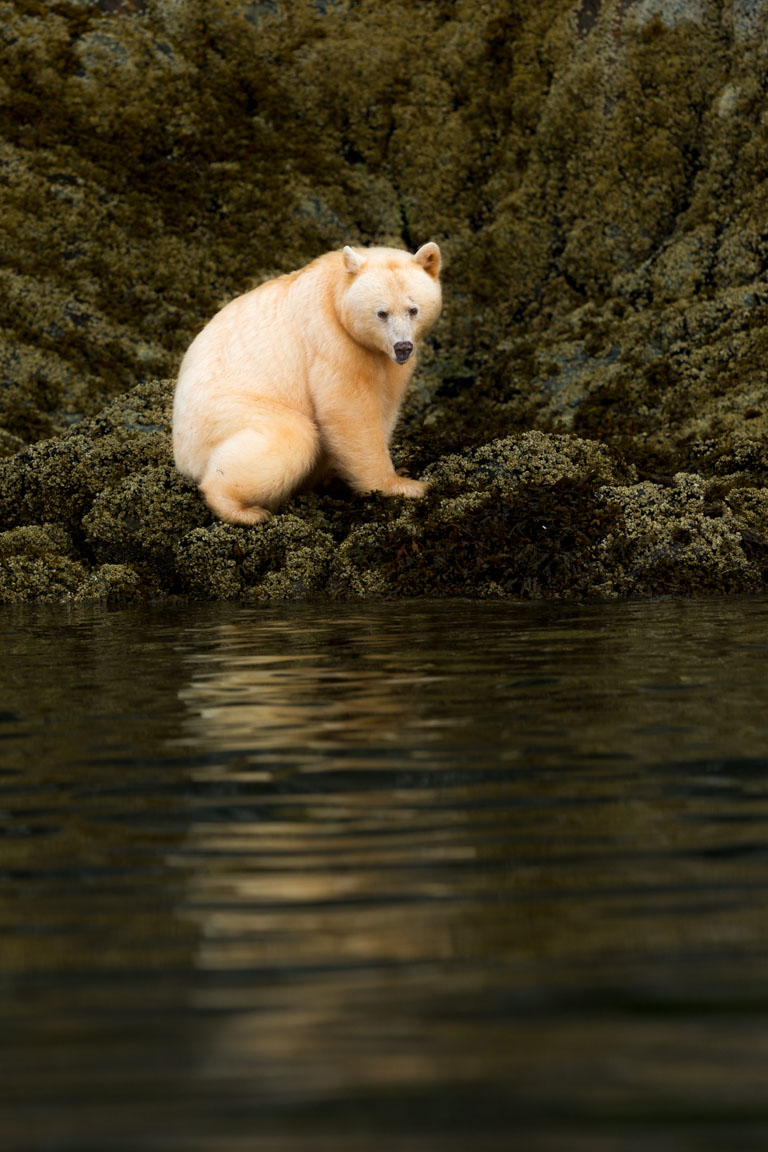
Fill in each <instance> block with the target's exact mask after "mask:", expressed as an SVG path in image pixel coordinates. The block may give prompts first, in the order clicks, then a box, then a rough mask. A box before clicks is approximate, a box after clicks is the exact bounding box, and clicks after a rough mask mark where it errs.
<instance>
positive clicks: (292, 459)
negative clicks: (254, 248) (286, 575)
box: [173, 243, 442, 524]
mask: <svg viewBox="0 0 768 1152" xmlns="http://www.w3.org/2000/svg"><path fill="white" fill-rule="evenodd" d="M439 275H440V249H439V248H438V246H437V245H436V244H432V243H430V244H424V245H423V246H422V247H421V248H419V250H418V252H417V253H416V254H415V255H411V254H410V253H408V252H402V251H400V250H399V249H396V248H350V247H347V248H344V250H343V251H341V252H329V253H327V254H326V255H325V256H321V257H319V259H317V260H314V261H313V262H312V263H311V264H308V265H307V266H306V267H305V268H302V269H300V270H299V271H298V272H292V273H290V275H287V276H280V277H278V278H277V279H276V280H270V281H268V282H267V283H266V284H262V285H261V286H260V287H258V288H255V289H254V290H253V291H252V292H247V293H246V294H245V295H244V296H240V297H238V298H237V299H236V300H233V301H232V302H231V303H230V304H227V305H226V307H224V308H223V309H222V310H221V311H220V312H219V313H218V315H216V316H215V317H214V318H213V320H211V322H210V323H209V324H208V325H207V326H206V327H205V328H204V329H203V330H202V332H201V333H200V334H199V335H198V336H197V337H196V339H195V340H194V341H193V342H192V344H191V345H190V347H189V349H188V350H187V353H186V355H185V357H184V360H183V361H182V365H181V369H180V371H179V379H178V383H177V386H176V395H175V397H174V404H173V451H174V457H175V460H176V465H177V467H178V468H179V470H180V471H181V472H183V473H184V474H185V475H186V476H189V477H190V479H192V480H194V481H196V483H197V484H198V485H199V486H200V490H201V492H202V494H203V496H204V497H205V500H206V502H207V504H208V505H209V507H210V508H211V509H212V510H213V511H214V512H215V513H216V515H217V516H220V517H221V518H222V519H223V520H229V521H231V522H232V523H234V524H256V523H258V522H259V521H261V520H265V519H266V518H267V517H268V516H269V514H270V512H272V511H274V510H275V509H276V508H278V507H279V506H280V504H282V503H283V501H285V500H286V499H287V498H288V497H289V496H290V495H291V494H292V493H294V492H296V491H297V490H299V489H307V488H310V487H312V486H313V485H314V484H316V483H318V482H319V481H320V480H322V479H323V478H324V477H326V476H328V475H331V474H333V475H338V476H341V477H342V478H343V479H344V480H345V481H346V482H347V483H348V484H349V485H350V486H351V487H352V488H353V489H354V490H355V491H356V492H382V493H384V494H385V495H387V496H413V497H416V496H422V495H423V494H424V492H425V490H426V488H427V485H426V484H424V483H422V482H420V481H418V480H411V479H409V478H408V477H405V476H399V475H398V474H397V473H396V472H395V470H394V468H393V466H392V460H391V458H390V455H389V442H390V439H391V437H392V432H393V429H394V426H395V422H396V420H397V415H398V411H399V408H400V403H401V400H402V397H403V393H404V391H405V388H406V385H407V384H408V381H409V379H410V376H411V373H412V372H413V367H414V350H415V347H416V345H417V343H418V341H419V340H420V339H421V338H422V337H423V336H425V335H426V333H427V332H429V330H430V328H431V327H432V325H433V324H434V323H435V321H436V320H437V318H438V316H439V315H440V308H441V303H442V300H441V291H440V280H439Z"/></svg>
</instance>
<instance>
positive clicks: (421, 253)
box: [414, 241, 440, 280]
mask: <svg viewBox="0 0 768 1152" xmlns="http://www.w3.org/2000/svg"><path fill="white" fill-rule="evenodd" d="M414 260H415V261H416V263H417V264H421V266H422V268H423V269H424V271H425V272H426V273H427V274H428V275H429V276H431V277H432V279H433V280H437V278H438V276H439V275H440V249H439V248H438V246H437V244H434V243H432V241H430V242H429V244H422V246H421V248H419V250H418V252H417V253H416V255H415V256H414Z"/></svg>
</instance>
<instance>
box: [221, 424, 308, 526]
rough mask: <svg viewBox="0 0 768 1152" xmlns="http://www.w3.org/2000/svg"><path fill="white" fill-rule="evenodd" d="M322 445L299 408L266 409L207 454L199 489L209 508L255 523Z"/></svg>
mask: <svg viewBox="0 0 768 1152" xmlns="http://www.w3.org/2000/svg"><path fill="white" fill-rule="evenodd" d="M319 449H320V441H319V437H318V434H317V428H316V426H315V425H314V423H313V422H312V421H311V420H309V419H308V418H307V417H306V416H303V415H302V414H301V413H300V412H291V413H290V414H288V413H286V414H285V415H282V414H281V415H280V416H275V415H272V414H270V416H269V417H268V418H266V419H265V420H264V423H263V424H262V425H261V427H259V428H243V429H242V430H241V431H240V432H237V433H235V435H234V436H230V438H229V439H228V440H224V441H223V442H222V443H221V444H219V445H218V446H217V447H216V448H215V449H214V450H213V452H212V453H211V456H210V459H209V461H208V466H207V468H206V470H205V474H204V476H203V478H202V480H201V481H200V491H201V492H202V494H203V496H204V497H205V501H206V503H207V505H208V507H209V508H211V509H212V511H213V512H215V513H216V515H217V516H219V517H221V519H222V520H228V521H229V522H230V523H232V524H259V523H260V522H261V521H263V520H267V519H268V518H269V516H270V513H271V512H273V511H275V509H277V508H279V506H280V505H281V504H282V503H283V501H285V500H287V499H288V497H289V496H291V495H292V494H293V493H294V492H295V491H296V490H297V488H299V487H300V486H301V484H302V482H303V480H304V479H305V477H306V476H308V475H309V473H310V472H311V471H312V468H313V467H314V464H315V461H316V459H317V456H318V452H319Z"/></svg>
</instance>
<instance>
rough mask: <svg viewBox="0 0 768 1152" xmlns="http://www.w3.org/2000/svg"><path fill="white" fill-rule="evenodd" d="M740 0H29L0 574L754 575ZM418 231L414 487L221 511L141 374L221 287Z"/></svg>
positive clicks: (123, 581) (166, 579)
mask: <svg viewBox="0 0 768 1152" xmlns="http://www.w3.org/2000/svg"><path fill="white" fill-rule="evenodd" d="M767 33H768V3H764V2H763V0H734V2H733V3H732V4H727V5H722V4H715V3H714V0H687V2H684V0H580V2H567V0H544V2H543V3H542V2H539V0H530V2H524V3H517V2H515V3H513V2H512V0H508V2H505V3H501V4H496V5H493V6H491V8H490V9H489V7H488V6H487V5H481V4H477V3H473V2H471V0H465V2H461V0H460V2H459V3H451V4H448V3H446V4H442V3H429V4H426V3H425V4H417V5H414V4H413V3H405V2H404V0H378V2H376V3H373V2H372V0H361V2H359V3H358V2H356V3H352V2H351V0H336V2H335V3H323V4H321V3H319V2H315V3H306V4H281V3H278V2H274V3H258V4H253V3H251V4H246V3H242V2H234V0H231V2H227V0H205V2H203V0H200V2H196V0H192V2H190V3H187V4H176V3H173V2H171V0H167V2H163V0H158V3H156V4H153V5H151V6H150V5H145V4H142V3H140V2H128V0H123V2H122V3H114V2H111V0H92V2H89V0H78V2H75V0H58V2H57V3H56V4H54V5H52V7H51V9H50V10H49V11H46V13H45V14H44V15H43V14H41V13H40V9H39V5H38V4H36V3H34V2H33V0H16V3H15V4H13V5H12V6H9V7H8V13H7V18H6V20H5V25H4V34H3V38H2V42H1V43H0V57H1V58H2V69H1V70H0V75H1V76H2V78H3V79H2V84H0V209H2V211H0V229H2V231H3V233H4V235H3V244H2V251H3V262H2V267H1V268H0V293H2V320H0V328H2V340H1V342H0V457H2V458H1V459H0V602H9V601H14V600H24V599H27V600H30V599H49V600H61V599H67V598H75V599H91V598H97V599H102V598H107V599H116V600H120V599H126V598H129V599H130V598H146V597H152V598H162V597H165V596H194V597H214V596H215V597H220V596H223V597H260V598H274V597H280V598H293V597H308V596H332V597H338V598H344V597H356V596H380V595H386V596H397V595H437V594H439V595H470V596H499V597H509V596H588V595H597V596H616V595H656V594H664V593H683V594H686V593H696V594H702V593H712V592H752V591H762V590H764V589H765V587H766V579H767V575H768V487H767V485H766V481H767V479H768V427H767V426H766V410H767V401H768V370H767V369H766V361H767V359H768V329H767V326H766V324H765V320H766V318H768V275H767V270H768V229H766V226H765V215H766V213H765V211H764V201H768V185H767V184H766V180H765V173H766V171H768V137H766V131H765V123H766V117H765V110H766V109H765V104H766V98H765V95H764V83H763V80H764V75H765V71H766V63H767V60H766V57H768V47H766V45H768V35H766V34H767ZM428 239H434V240H437V241H438V242H439V243H440V245H441V248H442V250H443V253H444V256H445V259H446V273H445V277H444V284H445V297H446V309H445V314H444V317H443V319H442V320H441V322H440V324H439V325H438V327H437V329H436V330H435V332H434V335H433V337H432V338H431V340H430V343H429V346H428V347H427V349H426V350H425V353H424V355H423V356H422V359H421V363H420V365H419V367H418V369H417V374H416V378H415V382H414V386H413V390H412V393H411V395H410V397H409V399H408V402H407V405H406V410H405V411H404V414H403V420H402V423H401V428H400V429H399V431H398V433H397V436H396V443H395V451H394V455H395V457H396V460H397V463H398V464H400V465H405V466H407V467H408V469H409V470H410V472H411V473H412V474H413V475H422V474H423V475H425V476H426V477H427V478H428V479H430V480H431V481H432V483H433V488H432V491H431V492H430V495H429V496H428V497H427V498H426V500H424V501H423V502H419V503H416V504H412V503H408V502H406V501H385V500H383V499H378V498H368V499H363V498H359V497H353V496H352V495H351V494H349V493H347V492H346V491H345V490H343V489H339V490H335V489H334V490H329V491H325V492H321V493H313V494H310V495H307V496H301V497H298V498H296V499H295V500H294V501H293V502H292V503H291V504H290V505H289V506H288V507H286V509H285V510H284V511H283V512H281V513H280V514H278V515H277V516H276V517H275V518H274V519H273V520H272V521H270V522H269V523H268V524H267V525H265V526H263V527H259V528H253V529H242V528H235V527H232V526H230V525H224V524H221V523H218V522H215V521H214V520H213V519H212V517H211V516H210V514H209V512H208V510H207V509H206V508H205V506H204V505H203V503H202V501H201V500H200V498H199V496H198V494H197V492H196V491H195V489H194V488H193V487H192V486H190V485H188V484H187V483H186V481H184V480H183V479H182V478H181V477H180V476H178V474H177V473H176V472H175V470H174V468H173V464H172V460H171V456H170V444H169V425H168V414H169V403H170V397H171V394H172V388H173V384H172V379H173V376H174V373H175V370H176V367H177V365H178V362H179V359H180V357H181V355H182V353H183V351H184V348H185V347H186V345H187V344H188V343H189V341H190V339H191V338H192V336H193V335H194V333H195V331H197V330H198V329H199V328H200V327H201V326H202V324H203V323H204V322H205V321H206V319H208V317H209V316H210V315H211V314H212V313H213V312H214V311H215V310H216V309H217V307H218V306H219V305H220V304H221V303H222V302H223V301H224V300H226V299H228V298H230V297H231V296H234V295H236V294H237V293H239V292H242V291H244V290H246V289H247V288H248V287H250V286H252V285H253V284H254V283H257V282H259V281H260V280H262V279H265V278H267V277H269V276H271V275H274V274H276V273H278V272H283V271H288V270H290V269H292V268H296V267H300V266H301V265H302V264H304V263H306V262H307V261H309V260H310V259H312V258H313V257H315V256H317V255H318V254H320V253H321V252H323V251H326V250H328V249H330V248H335V247H339V246H341V245H342V244H345V243H352V244H370V243H383V244H393V245H396V246H404V247H410V248H412V249H413V248H415V247H416V246H418V245H419V244H420V243H422V242H424V241H425V240H428Z"/></svg>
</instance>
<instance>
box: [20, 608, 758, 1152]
mask: <svg viewBox="0 0 768 1152" xmlns="http://www.w3.org/2000/svg"><path fill="white" fill-rule="evenodd" d="M0 651H2V661H1V662H0V1062H1V1063H2V1067H1V1069H0V1148H2V1150H3V1152H15V1150H19V1152H22V1150H23V1152H26V1150H32V1149H40V1150H46V1152H49V1150H56V1152H59V1150H65V1152H96V1150H98V1152H124V1150H135V1152H154V1150H155V1149H163V1150H166V1149H167V1150H169V1152H186V1150H187V1149H189V1150H191V1152H245V1150H250V1149H257V1150H262V1149H264V1150H266V1152H272V1150H273V1149H274V1150H275V1152H293V1150H299V1152H304V1150H309V1149H319V1150H322V1152H324V1150H326V1149H328V1150H330V1149H334V1150H337V1149H338V1150H340V1152H352V1150H355V1152H356V1150H361V1152H369V1150H372V1152H379V1150H380V1149H381V1150H383V1149H387V1150H392V1149H403V1150H408V1152H410V1150H411V1149H413V1150H416V1149H419V1150H425V1152H434V1150H437V1149H449V1150H451V1152H454V1150H458V1149H465V1148H466V1149H470V1150H472V1152H474V1150H479V1149H486V1148H487V1149H496V1148H499V1149H506V1148H519V1149H523V1150H525V1149H532V1150H547V1149H554V1150H560V1149H575V1150H579V1152H580V1150H581V1149H584V1150H592V1149H597V1150H603V1149H606V1150H608V1149H611V1150H620V1152H634V1150H635V1149H638V1150H639V1149H643V1150H645V1149H651V1148H653V1149H656V1150H661V1152H667V1150H673V1149H674V1150H675V1152H677V1150H686V1149H700V1148H701V1149H717V1150H721V1149H734V1148H761V1149H762V1148H766V1147H768V707H767V702H768V701H767V697H768V601H764V600H751V601H726V602H713V601H708V602H702V603H695V602H686V603H678V602H657V603H652V604H607V605H593V604H590V605H588V606H582V605H573V604H571V605H555V606H552V605H524V604H518V605H515V604H513V605H502V604H490V603H488V604H475V603H445V602H441V603H418V602H417V603H406V604H397V603H394V604H373V605H371V604H369V605H353V606H350V605H332V606H327V605H323V606H295V605H290V606H286V607H269V608H262V607H254V606H239V605H202V606H192V607H189V606H183V607H173V608H168V607H158V608H156V609H152V608H146V609H131V610H124V611H122V610H121V611H108V610H94V609H83V610H77V611H67V610H64V609H60V608H59V609H55V610H54V609H42V608H30V609H23V610H15V609H14V610H9V609H5V610H3V611H2V612H0Z"/></svg>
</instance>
